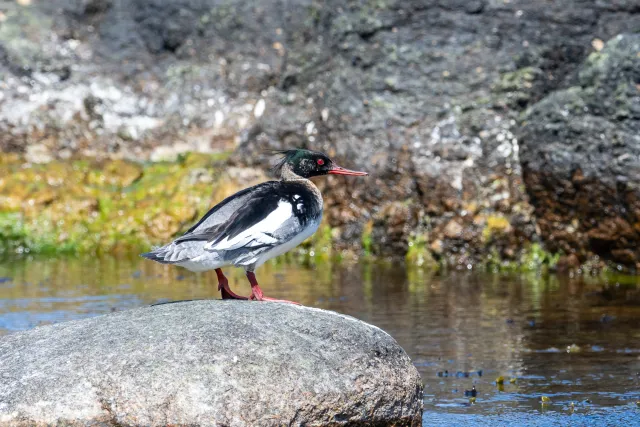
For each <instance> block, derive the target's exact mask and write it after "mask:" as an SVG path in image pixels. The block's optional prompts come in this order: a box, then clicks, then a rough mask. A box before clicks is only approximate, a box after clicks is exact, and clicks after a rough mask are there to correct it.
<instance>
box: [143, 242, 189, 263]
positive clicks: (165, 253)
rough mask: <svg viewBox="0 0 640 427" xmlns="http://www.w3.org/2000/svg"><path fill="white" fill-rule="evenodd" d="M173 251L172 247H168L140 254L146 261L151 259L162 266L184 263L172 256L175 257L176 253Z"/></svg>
mask: <svg viewBox="0 0 640 427" xmlns="http://www.w3.org/2000/svg"><path fill="white" fill-rule="evenodd" d="M172 249H173V248H172V245H166V246H162V247H160V248H157V249H154V250H152V251H150V252H145V253H143V254H140V256H141V257H143V258H146V259H150V260H151V261H155V262H159V263H161V264H177V263H179V262H182V261H184V260H181V259H177V258H176V257H175V256H172V255H174V251H173V250H172Z"/></svg>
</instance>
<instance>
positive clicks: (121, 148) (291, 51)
mask: <svg viewBox="0 0 640 427" xmlns="http://www.w3.org/2000/svg"><path fill="white" fill-rule="evenodd" d="M4 15H5V16H4V18H3V19H4V21H3V22H2V23H0V75H1V77H2V79H1V81H2V83H0V88H1V91H0V131H1V132H0V148H1V149H2V150H4V151H15V152H20V153H30V154H29V156H30V158H31V159H33V160H34V161H35V162H46V161H48V160H50V159H55V158H66V157H69V156H72V155H75V154H80V155H91V156H98V157H100V156H109V157H125V158H133V159H148V158H150V159H152V160H167V159H174V158H177V157H178V156H179V155H181V153H184V152H186V151H201V152H216V151H220V150H229V149H233V150H236V153H237V156H235V157H234V159H233V162H234V163H235V164H236V165H240V166H247V165H248V166H266V165H267V163H268V162H269V160H270V158H269V156H265V155H264V152H265V149H271V148H284V147H291V146H307V147H313V148H317V149H321V150H325V151H328V152H329V154H331V155H335V156H336V157H337V158H338V160H340V161H341V162H343V163H347V164H348V165H349V166H351V167H354V168H360V169H366V170H368V171H369V172H371V176H370V178H369V179H367V180H360V181H353V180H352V181H351V182H349V184H348V185H346V184H345V182H346V181H344V179H342V178H332V179H330V180H328V181H327V182H326V183H324V184H323V189H324V191H325V196H326V198H327V203H326V206H327V208H328V209H327V213H326V215H325V218H326V221H327V222H328V224H329V225H330V226H331V227H332V228H333V229H334V233H333V235H334V237H335V241H336V243H337V246H338V248H353V247H354V242H357V241H359V240H363V239H366V240H367V241H368V240H369V238H371V239H373V241H372V244H371V245H370V247H371V249H372V251H374V252H375V253H377V254H380V255H402V251H403V249H400V250H398V248H404V250H406V249H408V248H409V247H413V248H415V247H416V245H414V246H409V243H416V242H421V243H420V245H421V246H422V247H424V248H427V249H425V250H426V251H428V252H429V254H430V255H433V256H434V257H435V258H436V259H440V260H446V261H447V262H450V263H452V264H454V265H456V266H458V267H459V268H468V266H473V265H474V264H475V263H477V262H478V261H480V260H482V259H485V258H486V254H488V253H494V254H496V255H497V256H498V257H499V258H501V259H505V260H512V261H513V260H516V261H517V260H519V259H520V258H521V250H522V248H523V247H526V246H527V245H528V244H529V243H530V242H535V241H537V240H538V239H539V234H538V232H537V230H536V226H535V223H534V220H533V218H532V208H531V206H530V205H529V203H528V202H527V198H526V192H525V191H524V187H523V182H522V174H521V168H520V155H519V151H520V144H519V140H518V138H517V136H516V135H517V134H518V127H519V122H518V118H519V115H520V113H522V112H523V111H524V110H525V109H526V108H527V107H529V106H531V105H532V104H534V103H535V102H537V101H539V100H540V99H542V98H543V97H544V96H546V95H547V94H549V93H550V92H551V91H553V90H555V89H558V88H563V87H565V86H567V85H568V84H569V83H568V81H569V80H571V78H572V77H573V75H574V73H575V71H576V69H577V67H578V66H579V64H580V63H581V62H582V61H583V60H584V59H585V58H586V57H587V56H588V54H589V53H590V52H593V51H594V50H596V49H600V48H601V47H602V43H603V40H604V41H606V40H608V39H610V38H612V37H614V36H616V35H617V34H619V33H622V32H625V31H627V32H628V31H634V30H635V29H636V26H637V24H636V23H637V19H638V10H637V7H635V6H634V4H633V2H615V4H608V3H607V2H588V3H585V2H554V3H551V4H549V2H543V1H538V2H524V1H522V2H520V1H510V2H503V1H497V2H496V1H485V0H479V1H454V2H452V1H438V0H424V1H417V0H410V1H395V0H394V1H384V2H365V3H357V4H355V3H350V4H345V3H344V2H343V1H337V0H335V1H334V0H330V1H324V2H315V1H310V0H295V1H289V2H287V3H286V5H285V4H284V3H282V2H279V1H275V0H267V1H261V2H258V3H256V2H252V1H242V0H234V1H230V2H218V1H213V0H177V1H172V2H164V1H159V0H134V1H127V2H124V1H108V0H92V1H85V2H77V1H71V0H53V1H47V2H35V1H34V2H31V5H30V6H28V7H24V6H19V5H15V6H12V7H11V8H10V9H9V10H7V11H6V12H4ZM16 40H20V42H19V43H18V42H17V41H16ZM33 144H37V145H38V146H37V149H31V150H30V152H29V149H28V147H29V146H31V145H33ZM396 203H402V204H404V205H406V206H407V209H408V210H409V213H408V214H406V215H405V214H403V216H402V217H403V218H406V220H405V222H404V223H403V224H400V223H398V221H395V222H394V224H393V225H392V226H391V228H389V227H388V226H387V225H386V224H387V222H386V221H384V218H386V217H388V216H389V214H390V213H391V212H392V211H393V212H400V210H397V209H395V208H394V206H396ZM397 218H398V220H399V218H400V216H398V217H397ZM452 220H455V222H456V223H457V224H459V225H460V226H461V227H462V231H461V232H460V233H457V234H455V235H454V234H452V233H450V232H445V230H446V229H447V225H448V224H449V223H450V222H451V221H452ZM502 220H506V221H507V223H508V225H509V226H508V227H501V228H500V229H499V230H494V229H490V224H495V223H497V222H500V221H502ZM369 231H370V232H369ZM449 231H450V229H449ZM390 235H393V236H395V237H394V240H393V242H391V245H387V244H386V243H387V241H385V240H384V239H388V236H390ZM376 236H382V237H380V239H379V238H378V237H376ZM385 236H386V237H385ZM429 248H431V249H429Z"/></svg>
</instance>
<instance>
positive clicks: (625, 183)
mask: <svg viewBox="0 0 640 427" xmlns="http://www.w3.org/2000/svg"><path fill="white" fill-rule="evenodd" d="M639 51H640V35H638V34H625V35H620V36H617V37H615V38H613V39H612V40H610V41H609V42H607V43H606V45H605V46H604V48H603V49H602V50H601V51H599V52H594V53H592V54H591V55H590V56H589V58H588V59H587V60H586V61H585V62H584V64H583V65H582V67H581V68H580V70H579V71H578V73H577V77H576V80H575V82H574V85H573V86H571V87H569V88H567V89H565V90H561V91H557V92H554V93H552V94H551V95H549V96H548V97H547V98H545V99H543V100H542V101H541V102H539V103H538V104H536V105H534V106H533V107H532V108H531V109H530V110H529V111H528V112H527V114H526V116H525V118H524V121H523V126H522V129H521V131H520V133H519V140H520V144H521V159H522V168H523V174H524V180H525V183H526V185H527V191H528V193H529V195H530V196H531V202H532V203H533V205H534V206H535V214H536V216H537V219H538V225H539V227H540V230H541V232H542V236H543V237H544V238H545V239H546V241H547V244H548V246H549V248H550V250H552V251H560V250H562V251H564V252H565V253H570V254H575V256H577V257H578V259H579V260H580V261H582V262H584V261H585V260H587V259H588V258H590V257H591V256H592V255H593V254H596V255H598V256H600V257H601V258H603V259H606V260H610V261H613V262H615V263H620V264H624V265H627V266H635V263H636V262H638V260H640V251H638V247H639V245H638V243H640V229H638V228H637V227H636V224H639V223H640V187H639V186H638V184H637V183H638V182H639V179H640V163H639V162H638V156H640V97H639V96H638V93H639V92H638V82H639V81H640V57H639V56H638V52H639ZM567 264H575V260H567Z"/></svg>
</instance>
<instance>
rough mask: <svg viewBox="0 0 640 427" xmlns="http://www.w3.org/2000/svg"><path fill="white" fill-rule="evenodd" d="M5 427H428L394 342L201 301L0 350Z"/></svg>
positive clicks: (301, 312) (66, 328)
mask: <svg viewBox="0 0 640 427" xmlns="http://www.w3.org/2000/svg"><path fill="white" fill-rule="evenodd" d="M0 362H1V363H0V424H11V425H33V424H50V425H53V424H58V425H61V424H63V425H97V424H100V425H118V426H125V425H168V424H172V425H227V426H254V425H263V426H269V425H274V426H275V425H386V424H394V425H419V423H420V416H421V408H422V385H421V381H420V376H419V374H418V372H417V370H416V369H415V367H414V366H413V365H412V364H411V361H410V360H409V357H408V356H407V355H406V353H405V352H404V351H403V350H402V348H400V346H399V345H398V344H397V343H396V341H395V340H394V339H393V338H391V337H390V336H389V335H387V334H386V333H385V332H384V331H382V330H380V329H378V328H376V327H375V326H371V325H369V324H366V323H364V322H361V321H359V320H356V319H354V318H351V317H348V316H344V315H340V314H337V313H333V312H329V311H324V310H319V309H314V308H307V307H296V306H291V305H287V304H275V303H273V304H268V303H246V302H235V301H232V302H229V301H216V300H212V301H196V302H182V303H172V304H165V305H160V306H154V307H147V308H141V309H135V310H130V311H125V312H120V313H115V314H111V315H107V316H102V317H96V318H92V319H87V320H81V321H72V322H67V323H62V324H57V325H53V326H46V327H40V328H36V329H33V330H30V331H26V332H19V333H15V334H12V335H9V336H6V337H3V338H2V340H0Z"/></svg>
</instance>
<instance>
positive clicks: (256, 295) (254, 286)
mask: <svg viewBox="0 0 640 427" xmlns="http://www.w3.org/2000/svg"><path fill="white" fill-rule="evenodd" d="M247 279H249V283H251V295H250V296H249V299H250V300H254V301H271V302H286V303H289V304H295V305H301V304H300V303H297V302H293V301H287V300H285V299H275V298H269V297H265V296H264V294H263V293H262V289H260V285H258V280H256V275H255V274H254V273H253V271H247Z"/></svg>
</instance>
